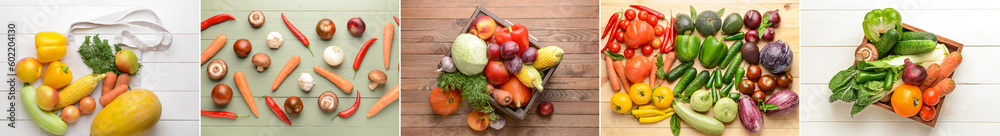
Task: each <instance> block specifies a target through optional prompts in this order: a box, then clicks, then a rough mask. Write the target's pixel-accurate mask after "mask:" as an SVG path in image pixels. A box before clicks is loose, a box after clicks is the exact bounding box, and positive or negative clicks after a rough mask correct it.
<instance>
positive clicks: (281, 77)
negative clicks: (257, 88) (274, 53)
mask: <svg viewBox="0 0 1000 136" xmlns="http://www.w3.org/2000/svg"><path fill="white" fill-rule="evenodd" d="M301 60H302V59H301V58H299V55H293V56H292V58H291V59H288V63H285V67H284V68H281V72H280V73H278V77H275V78H274V83H273V84H271V91H274V90H278V86H279V85H281V81H285V77H288V74H291V73H292V70H293V69H295V67H297V66H299V61H301Z"/></svg>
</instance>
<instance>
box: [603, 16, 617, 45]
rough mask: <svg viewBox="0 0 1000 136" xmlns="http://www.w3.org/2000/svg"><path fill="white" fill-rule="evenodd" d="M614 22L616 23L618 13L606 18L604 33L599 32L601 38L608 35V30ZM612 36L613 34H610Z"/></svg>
mask: <svg viewBox="0 0 1000 136" xmlns="http://www.w3.org/2000/svg"><path fill="white" fill-rule="evenodd" d="M614 24H618V13H615V14H614V15H611V18H609V19H608V25H605V26H604V34H601V39H604V37H606V36H608V32H610V31H611V29H612V26H614ZM614 29H617V28H614ZM612 37H614V36H612Z"/></svg>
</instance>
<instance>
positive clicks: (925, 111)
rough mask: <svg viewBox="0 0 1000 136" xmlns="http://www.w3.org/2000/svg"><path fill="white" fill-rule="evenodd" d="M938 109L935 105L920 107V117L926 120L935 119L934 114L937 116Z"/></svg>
mask: <svg viewBox="0 0 1000 136" xmlns="http://www.w3.org/2000/svg"><path fill="white" fill-rule="evenodd" d="M936 112H937V110H936V108H934V106H930V105H924V106H923V107H922V108H920V119H922V120H924V121H931V120H934V116H937V113H936Z"/></svg>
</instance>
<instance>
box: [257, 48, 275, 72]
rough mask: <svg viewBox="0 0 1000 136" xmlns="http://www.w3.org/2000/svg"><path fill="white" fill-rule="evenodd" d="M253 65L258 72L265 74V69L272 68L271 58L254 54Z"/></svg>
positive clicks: (261, 54) (262, 54)
mask: <svg viewBox="0 0 1000 136" xmlns="http://www.w3.org/2000/svg"><path fill="white" fill-rule="evenodd" d="M253 65H254V66H257V72H264V68H267V67H268V66H271V57H269V56H267V54H264V53H257V54H254V55H253Z"/></svg>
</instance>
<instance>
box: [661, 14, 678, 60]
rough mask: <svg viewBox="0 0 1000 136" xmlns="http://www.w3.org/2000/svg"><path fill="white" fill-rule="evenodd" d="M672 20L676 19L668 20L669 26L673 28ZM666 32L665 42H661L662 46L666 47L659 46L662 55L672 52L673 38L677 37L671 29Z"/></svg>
mask: <svg viewBox="0 0 1000 136" xmlns="http://www.w3.org/2000/svg"><path fill="white" fill-rule="evenodd" d="M674 20H676V19H674V18H670V26H671V27H673V26H674ZM668 31H669V32H668V33H667V36H666V38H667V39H666V40H665V41H666V42H663V44H666V45H664V46H660V48H661V49H660V52H662V53H668V52H671V51H674V38H676V37H677V34H676V32H674V29H673V28H670V29H668Z"/></svg>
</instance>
